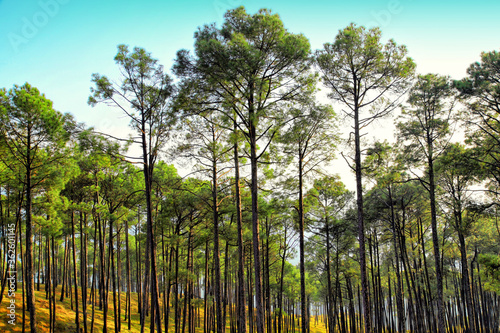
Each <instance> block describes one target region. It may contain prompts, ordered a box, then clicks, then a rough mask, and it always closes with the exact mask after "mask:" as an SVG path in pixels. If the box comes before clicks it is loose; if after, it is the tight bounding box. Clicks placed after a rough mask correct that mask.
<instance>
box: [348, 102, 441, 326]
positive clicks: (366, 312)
mask: <svg viewBox="0 0 500 333" xmlns="http://www.w3.org/2000/svg"><path fill="white" fill-rule="evenodd" d="M354 141H355V157H354V164H355V169H356V203H357V207H358V218H357V220H358V241H359V265H360V274H361V289H362V294H363V298H362V302H363V317H364V321H365V333H371V332H372V329H371V305H370V294H369V290H368V278H367V274H366V251H365V223H364V216H363V183H362V174H361V171H362V168H361V137H360V132H359V109H358V102H357V101H355V109H354ZM440 333H441V332H440Z"/></svg>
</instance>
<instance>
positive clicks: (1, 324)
mask: <svg viewBox="0 0 500 333" xmlns="http://www.w3.org/2000/svg"><path fill="white" fill-rule="evenodd" d="M19 286H20V285H19ZM80 292H81V291H80V290H79V296H81V294H80ZM89 293H90V290H89ZM35 296H36V303H35V305H36V316H37V327H38V329H39V332H49V300H48V299H45V290H44V286H43V285H40V291H36V285H35ZM60 296H61V287H60V286H59V287H58V288H57V289H56V320H55V321H56V327H55V331H56V332H65V333H71V332H76V323H75V315H76V311H74V310H72V309H71V298H68V297H65V298H64V300H63V302H60V301H59V298H60ZM131 298H132V311H131V313H132V316H131V327H130V330H128V325H127V324H128V323H127V321H125V320H124V316H125V299H126V293H124V292H122V293H121V295H120V301H121V317H122V321H121V331H122V332H140V331H141V325H140V320H139V314H138V311H137V293H132V294H131ZM81 301H82V300H81V297H79V299H78V302H79V318H80V327H83V323H82V320H83V315H82V309H81V306H82V304H81ZM9 304H10V298H9V297H7V290H5V291H4V296H3V299H2V304H1V305H0V332H22V326H23V303H22V293H21V290H20V288H19V289H18V291H17V292H16V302H15V305H16V309H15V315H16V321H15V324H9V322H8V321H9V320H10V318H9V317H8V316H7V315H8V313H9V309H8V308H7V307H8V306H9ZM200 313H201V316H202V317H203V309H200ZM25 317H26V318H25V330H26V332H29V331H30V328H29V327H30V326H29V312H28V311H26V312H25ZM91 318H92V307H91V305H89V304H88V305H87V329H88V331H90V321H91ZM170 322H171V325H170V327H169V332H170V331H172V332H173V331H174V327H173V320H171V321H170ZM147 323H148V324H149V319H148V320H147ZM201 324H202V325H203V319H201ZM103 325H104V322H103V312H102V311H101V310H99V307H98V306H96V308H95V319H94V332H102V331H103ZM107 327H108V332H115V330H114V313H113V295H112V293H110V294H109V309H108V318H107ZM226 328H227V329H226V332H229V321H228V323H227V326H226ZM299 331H300V330H299V327H296V332H299ZM82 332H83V329H82ZM196 332H197V333H198V332H203V326H200V327H196ZM323 332H326V328H325V325H324V324H323V322H321V321H320V320H317V321H316V318H315V317H312V318H311V333H323Z"/></svg>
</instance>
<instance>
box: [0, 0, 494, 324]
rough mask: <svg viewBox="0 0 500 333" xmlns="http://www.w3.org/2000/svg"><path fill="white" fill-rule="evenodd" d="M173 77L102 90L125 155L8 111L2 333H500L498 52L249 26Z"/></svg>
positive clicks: (20, 89) (159, 72) (32, 100)
mask: <svg viewBox="0 0 500 333" xmlns="http://www.w3.org/2000/svg"><path fill="white" fill-rule="evenodd" d="M402 42H404V41H402ZM190 45H191V41H186V47H189V46H190ZM429 52H431V51H429ZM110 56H111V57H112V55H110ZM172 56H173V57H175V62H174V66H173V68H172V71H171V73H167V71H166V70H165V69H164V67H163V66H162V65H161V64H160V63H159V61H158V60H156V59H155V58H154V55H152V54H151V53H149V52H148V51H147V50H145V49H143V48H140V47H135V48H131V47H129V46H127V45H119V46H118V49H117V53H116V56H115V58H114V60H115V63H116V68H115V69H116V71H110V72H112V73H116V75H113V76H107V75H109V74H108V73H94V74H91V73H89V87H90V92H89V97H88V104H89V105H91V106H102V105H105V106H106V107H108V108H109V109H114V110H119V111H120V112H121V113H122V115H123V117H126V118H127V119H128V120H129V121H130V123H129V124H130V128H129V129H130V135H129V136H123V137H117V136H116V135H115V133H102V132H99V131H97V130H95V129H94V128H89V127H88V126H87V125H86V124H84V123H80V122H78V119H75V117H74V116H72V115H71V114H69V113H66V114H62V113H61V112H59V111H57V110H55V109H54V107H53V104H52V101H51V100H50V96H45V95H44V93H43V92H42V91H39V90H38V89H37V88H36V87H34V86H32V85H30V84H29V83H24V84H23V83H19V85H14V83H13V86H12V87H5V88H3V89H1V90H0V130H1V134H0V210H1V220H0V224H1V227H0V234H1V236H2V237H1V238H0V239H1V244H0V257H1V258H2V260H0V280H1V287H0V288H1V290H0V302H1V309H0V314H1V315H2V319H1V320H0V331H2V332H9V331H11V330H12V331H19V332H33V333H34V332H128V331H134V332H141V333H142V332H145V331H146V332H174V333H195V332H203V333H208V332H217V333H223V332H228V333H229V332H230V333H233V332H239V333H245V332H249V333H254V332H255V333H264V332H267V333H271V332H277V333H287V332H303V333H309V332H310V333H314V332H329V333H332V332H342V333H347V332H350V333H354V332H365V333H371V332H377V333H382V332H383V333H389V332H390V333H392V332H439V333H445V332H450V333H459V332H478V333H479V332H492V333H494V332H500V310H499V309H500V222H499V218H500V213H498V206H499V204H500V199H499V194H500V120H499V119H500V118H499V117H500V52H499V51H491V50H485V52H483V53H482V54H480V55H478V58H477V62H475V63H473V64H464V69H465V68H468V69H467V76H466V77H463V78H451V77H447V76H442V75H439V74H437V73H435V74H434V73H429V74H419V73H418V72H417V69H416V65H417V64H415V62H414V61H413V60H412V58H411V57H410V56H411V53H409V51H408V50H407V48H406V47H405V46H404V45H403V44H399V41H398V42H396V41H394V40H383V39H382V37H381V31H380V29H378V28H371V29H368V28H365V27H363V26H358V25H356V24H351V25H349V26H347V27H345V28H344V29H341V30H340V31H338V33H337V34H336V35H332V40H330V41H325V44H324V46H323V48H321V49H319V50H312V49H311V46H310V43H309V40H308V39H307V36H304V35H302V34H295V33H293V32H290V31H288V30H287V29H285V27H284V23H283V22H282V21H281V19H280V17H279V15H278V14H275V13H272V12H271V11H269V10H266V9H262V10H260V11H258V12H257V13H254V14H251V13H247V12H246V10H245V9H244V8H243V7H239V8H236V9H233V10H230V11H228V12H226V14H225V16H224V21H223V24H222V25H220V26H218V25H216V24H209V25H203V26H200V27H199V28H198V30H197V31H196V32H195V33H194V47H193V48H192V49H191V50H187V49H185V50H180V51H178V52H177V54H176V55H172ZM381 123H384V124H391V123H392V124H393V126H392V127H393V128H394V137H393V138H392V139H390V140H382V139H378V138H377V136H378V135H379V134H380V131H377V127H379V126H380V124H381ZM385 128H387V126H386V127H385ZM174 165H175V166H174ZM341 165H342V167H344V166H345V165H348V167H349V168H350V169H351V171H352V172H351V173H350V174H349V177H350V179H342V178H341V177H340V176H339V171H338V170H339V168H340V166H341ZM343 177H344V178H345V175H344V176H343ZM353 180H354V181H353ZM346 184H354V186H352V188H350V187H351V186H348V185H346ZM69 309H71V311H70V312H68V311H69ZM63 322H65V324H64V325H63V324H62V323H63Z"/></svg>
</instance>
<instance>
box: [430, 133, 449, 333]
mask: <svg viewBox="0 0 500 333" xmlns="http://www.w3.org/2000/svg"><path fill="white" fill-rule="evenodd" d="M427 142H428V148H429V156H428V172H429V196H430V202H431V231H432V243H433V245H434V261H435V269H436V285H437V295H436V298H437V308H438V332H439V333H445V332H446V328H445V318H444V311H445V309H444V303H443V272H442V269H441V254H440V252H439V238H438V230H437V208H436V185H435V183H434V161H433V154H432V143H431V141H430V139H429V138H428V140H427Z"/></svg>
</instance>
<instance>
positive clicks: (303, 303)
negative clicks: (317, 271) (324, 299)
mask: <svg viewBox="0 0 500 333" xmlns="http://www.w3.org/2000/svg"><path fill="white" fill-rule="evenodd" d="M302 162H303V158H302V147H300V146H299V252H300V262H299V267H300V314H301V317H302V333H307V332H308V330H309V322H308V320H307V309H306V305H307V302H306V271H305V259H304V197H303V193H302V191H303V175H302V169H303V167H302Z"/></svg>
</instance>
